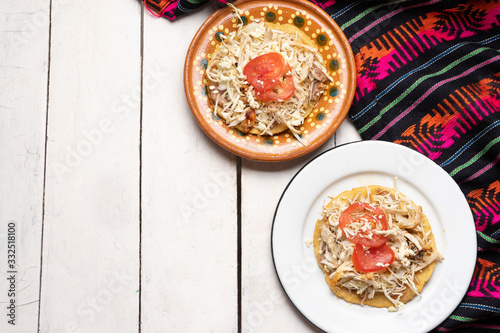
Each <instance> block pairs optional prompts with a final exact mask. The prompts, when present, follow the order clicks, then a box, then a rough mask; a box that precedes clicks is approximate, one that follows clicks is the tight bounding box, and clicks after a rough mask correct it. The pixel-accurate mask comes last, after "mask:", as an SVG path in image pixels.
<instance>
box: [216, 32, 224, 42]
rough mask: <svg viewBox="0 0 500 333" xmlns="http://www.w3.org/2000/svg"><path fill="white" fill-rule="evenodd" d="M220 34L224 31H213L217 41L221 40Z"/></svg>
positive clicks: (222, 34)
mask: <svg viewBox="0 0 500 333" xmlns="http://www.w3.org/2000/svg"><path fill="white" fill-rule="evenodd" d="M222 36H224V32H222V31H217V32H216V33H215V40H216V41H218V42H219V43H220V42H222Z"/></svg>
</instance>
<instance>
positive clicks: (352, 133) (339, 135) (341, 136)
mask: <svg viewBox="0 0 500 333" xmlns="http://www.w3.org/2000/svg"><path fill="white" fill-rule="evenodd" d="M335 135H336V141H335V143H336V145H337V146H338V145H341V144H344V143H348V142H353V141H360V140H361V136H360V135H359V133H358V131H357V130H356V128H355V127H354V125H353V124H352V121H351V119H349V118H346V119H344V122H343V123H342V125H341V126H340V127H339V129H338V130H337V132H335Z"/></svg>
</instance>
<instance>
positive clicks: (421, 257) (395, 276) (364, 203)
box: [313, 185, 442, 311]
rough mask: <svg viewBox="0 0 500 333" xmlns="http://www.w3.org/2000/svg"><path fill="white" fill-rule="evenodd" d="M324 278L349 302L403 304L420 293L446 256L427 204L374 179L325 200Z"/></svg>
mask: <svg viewBox="0 0 500 333" xmlns="http://www.w3.org/2000/svg"><path fill="white" fill-rule="evenodd" d="M313 241H314V252H315V254H316V259H317V261H318V264H319V266H320V267H321V269H322V270H323V272H324V273H325V280H326V282H327V283H328V286H329V287H330V289H332V290H333V292H334V293H335V294H336V295H337V296H339V297H341V298H343V299H345V300H346V301H347V302H350V303H355V304H361V305H370V306H374V307H386V308H389V310H391V311H392V310H398V309H401V308H402V307H403V306H404V303H407V302H408V301H410V300H411V299H412V298H413V297H414V296H415V295H419V293H420V292H421V291H422V288H423V287H424V284H425V283H426V282H427V281H428V280H429V278H430V277H431V275H432V272H433V270H434V267H435V264H436V260H441V259H442V257H441V255H440V254H439V252H438V250H437V248H436V243H435V241H434V236H433V234H432V230H431V226H430V224H429V221H428V219H427V217H426V216H425V214H424V213H423V212H422V207H420V206H417V205H416V204H415V203H414V202H413V201H412V200H410V199H409V198H407V197H406V196H405V195H403V194H402V193H400V192H399V191H397V190H395V189H393V188H388V187H383V186H378V185H370V186H363V187H358V188H354V189H352V190H348V191H344V192H342V193H341V194H339V195H337V196H336V197H334V198H332V199H331V201H330V202H329V203H328V204H326V205H325V207H324V210H323V212H322V214H321V218H320V219H319V220H318V222H317V223H316V227H315V230H314V239H313Z"/></svg>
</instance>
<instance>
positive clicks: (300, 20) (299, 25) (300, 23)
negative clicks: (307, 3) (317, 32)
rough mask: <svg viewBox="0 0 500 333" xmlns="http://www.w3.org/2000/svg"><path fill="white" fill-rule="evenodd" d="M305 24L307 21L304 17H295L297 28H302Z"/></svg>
mask: <svg viewBox="0 0 500 333" xmlns="http://www.w3.org/2000/svg"><path fill="white" fill-rule="evenodd" d="M305 23H306V21H304V19H303V18H302V17H300V16H295V18H294V19H293V24H294V25H295V26H296V27H297V28H302V27H303V26H304V24H305Z"/></svg>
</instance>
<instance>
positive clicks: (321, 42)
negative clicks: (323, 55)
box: [316, 34, 328, 46]
mask: <svg viewBox="0 0 500 333" xmlns="http://www.w3.org/2000/svg"><path fill="white" fill-rule="evenodd" d="M316 42H317V43H318V45H319V46H325V45H326V44H327V43H328V38H327V37H326V36H325V35H323V34H319V35H318V37H316Z"/></svg>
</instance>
